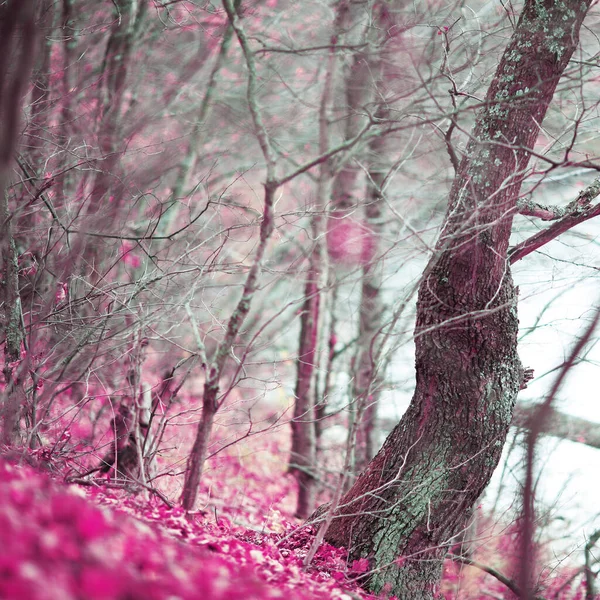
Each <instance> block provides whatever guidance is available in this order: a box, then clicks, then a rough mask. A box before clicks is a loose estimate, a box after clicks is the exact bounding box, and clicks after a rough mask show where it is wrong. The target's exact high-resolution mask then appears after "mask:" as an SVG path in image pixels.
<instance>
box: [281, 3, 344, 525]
mask: <svg viewBox="0 0 600 600" xmlns="http://www.w3.org/2000/svg"><path fill="white" fill-rule="evenodd" d="M348 13H349V8H348V3H347V2H346V1H345V0H343V1H341V2H339V3H338V5H337V11H336V16H335V22H334V30H333V34H332V36H331V49H330V51H329V55H328V62H327V68H326V73H325V83H324V87H323V92H322V94H321V103H320V108H319V153H320V154H324V153H325V152H327V150H328V148H329V143H330V127H331V123H330V112H331V103H332V98H333V91H334V83H335V72H336V68H337V53H336V46H337V44H338V43H339V42H340V37H341V36H342V35H343V32H344V28H345V26H346V23H347V17H348ZM332 184H333V173H332V164H331V161H330V160H326V161H324V162H323V163H321V165H320V169H319V176H318V183H317V192H316V198H315V200H314V201H313V204H312V207H311V211H312V214H311V225H310V227H311V239H310V241H311V242H312V248H311V249H310V254H309V264H308V269H307V273H306V280H305V283H304V303H303V305H302V312H301V316H300V341H299V344H298V359H297V367H296V389H295V394H294V395H295V402H294V416H293V418H292V422H291V426H292V447H291V450H290V460H289V472H290V473H292V474H293V475H294V476H295V478H296V480H297V481H298V500H297V505H296V516H297V517H298V518H301V519H302V518H306V517H308V516H309V515H310V514H311V512H312V511H313V510H314V504H315V499H316V492H317V479H316V474H315V468H316V459H317V433H318V432H319V428H318V427H317V424H316V419H317V412H318V411H321V412H322V410H323V403H322V399H319V400H318V399H317V397H316V394H317V388H318V385H317V380H318V371H319V366H320V365H321V364H322V363H323V361H322V360H321V349H322V346H321V343H322V342H323V340H324V336H323V331H322V325H323V311H322V308H323V306H322V305H323V300H324V298H322V296H323V294H324V293H325V292H326V288H327V282H328V277H327V269H328V264H327V252H326V248H325V232H326V229H325V228H326V226H327V211H328V205H329V199H330V198H331V194H332Z"/></svg>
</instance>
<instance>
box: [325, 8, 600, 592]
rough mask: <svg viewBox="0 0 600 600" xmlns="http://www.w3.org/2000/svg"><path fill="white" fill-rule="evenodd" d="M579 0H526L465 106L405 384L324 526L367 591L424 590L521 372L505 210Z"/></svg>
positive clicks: (492, 450) (474, 493)
mask: <svg viewBox="0 0 600 600" xmlns="http://www.w3.org/2000/svg"><path fill="white" fill-rule="evenodd" d="M589 4H590V2H589V1H586V2H579V1H577V2H575V1H569V2H549V1H548V2H540V1H539V0H527V1H526V2H525V6H524V8H523V13H522V15H521V17H520V19H519V23H518V25H517V27H516V29H515V30H514V33H513V36H512V38H511V40H510V42H509V44H508V47H507V48H506V50H505V52H504V55H503V57H502V60H501V62H500V65H499V67H498V69H497V71H496V75H495V78H494V80H493V81H492V84H491V86H490V89H489V90H488V94H487V97H486V104H485V106H484V108H483V109H482V110H481V111H480V113H479V114H478V117H477V121H476V125H475V129H474V132H473V135H472V137H471V141H470V143H469V145H468V148H467V153H466V155H465V157H464V159H463V161H462V163H461V165H460V168H459V171H458V174H457V177H456V179H455V181H454V184H453V186H452V189H451V192H450V198H449V206H448V212H447V214H446V217H445V220H444V225H443V229H442V233H441V236H440V240H439V242H438V244H437V246H436V251H435V253H434V255H433V256H432V258H431V259H430V262H429V264H428V266H427V268H426V270H425V273H424V275H423V278H422V282H421V286H420V290H419V299H418V304H417V325H416V330H415V343H416V389H415V394H414V396H413V399H412V401H411V404H410V406H409V408H408V410H407V412H406V414H405V415H404V417H403V418H402V420H401V421H400V423H399V424H398V425H397V426H396V428H395V429H394V430H393V431H392V433H391V434H390V436H389V437H388V439H387V440H386V442H385V444H384V446H383V448H382V449H381V451H380V452H379V453H378V454H377V456H376V457H375V458H374V459H373V461H372V462H371V463H370V464H369V467H368V468H367V470H366V471H365V472H364V473H363V474H362V475H361V476H360V477H359V478H358V479H357V480H356V482H355V484H354V486H353V487H352V488H351V489H350V490H349V491H348V493H347V494H346V495H345V496H344V497H343V498H342V500H341V503H340V506H341V508H340V509H339V510H338V517H339V518H337V519H334V521H333V522H332V523H331V526H330V528H329V531H328V533H327V535H326V540H327V541H329V542H330V543H333V544H335V545H345V546H348V548H349V553H350V558H351V559H356V558H358V557H364V558H367V559H369V561H370V565H371V568H372V569H374V570H373V572H372V574H371V577H370V581H369V585H370V587H371V589H372V590H373V591H375V592H379V591H382V590H385V591H386V593H394V594H396V595H398V596H399V597H401V598H411V600H415V599H423V600H430V599H432V598H434V597H435V596H436V594H437V591H438V587H439V581H440V577H441V572H442V562H443V558H444V555H445V553H446V549H447V547H448V546H449V544H451V543H452V541H453V540H454V539H455V536H457V535H458V534H459V533H460V532H461V529H463V527H465V525H466V519H467V516H468V514H469V511H470V509H471V507H472V505H473V503H474V502H475V500H476V499H477V498H478V496H479V495H480V494H481V492H482V491H483V490H484V489H485V487H486V486H487V484H488V482H489V480H490V478H491V476H492V473H493V472H494V469H495V467H496V465H497V464H498V461H499V459H500V455H501V452H502V448H503V446H504V442H505V439H506V434H507V432H508V428H509V425H510V421H511V418H512V412H513V408H514V404H515V401H516V397H517V393H518V391H519V388H520V383H521V377H522V375H521V364H520V361H519V358H518V355H517V330H518V320H517V312H516V293H515V289H514V286H513V283H512V277H511V274H510V267H509V264H508V261H507V247H508V241H509V236H510V231H511V225H512V218H513V215H514V212H515V208H516V202H517V197H518V194H519V190H520V184H521V181H522V179H523V177H524V174H525V169H526V167H527V164H528V162H529V158H530V152H529V149H530V148H533V147H534V144H535V141H536V138H537V135H538V129H539V124H540V123H541V122H542V120H543V118H544V115H545V113H546V110H547V107H548V104H549V103H550V101H551V99H552V96H553V94H554V90H555V88H556V85H557V83H558V81H559V79H560V76H561V75H562V73H563V71H564V69H565V68H566V66H567V63H568V61H569V59H570V57H571V55H572V53H573V51H574V49H575V47H576V45H577V43H578V37H579V29H580V27H581V23H582V21H583V18H584V16H585V14H586V12H587V10H588V8H589Z"/></svg>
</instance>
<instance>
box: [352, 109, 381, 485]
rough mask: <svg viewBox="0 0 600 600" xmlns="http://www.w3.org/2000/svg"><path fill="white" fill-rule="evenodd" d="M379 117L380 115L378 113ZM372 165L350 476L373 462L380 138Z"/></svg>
mask: <svg viewBox="0 0 600 600" xmlns="http://www.w3.org/2000/svg"><path fill="white" fill-rule="evenodd" d="M380 114H382V113H380ZM369 150H370V153H371V156H372V159H371V160H372V165H371V168H370V169H369V182H368V183H367V195H366V199H365V225H366V228H367V234H366V237H365V242H363V255H364V261H365V262H364V264H363V272H362V280H361V296H360V308H359V311H360V316H359V329H358V343H357V354H356V356H355V358H354V379H353V386H352V400H353V402H354V403H355V405H356V415H357V424H356V442H355V444H354V447H355V450H354V469H353V470H354V473H355V474H359V473H361V472H362V471H363V470H364V469H365V468H366V466H367V464H368V463H369V461H370V460H371V459H372V458H373V454H374V446H375V443H374V439H373V438H374V430H375V419H376V416H377V404H378V402H379V394H380V390H381V384H382V381H381V378H382V373H381V372H380V365H379V361H378V358H379V354H380V353H379V346H380V344H379V342H378V340H379V339H380V335H381V329H382V327H383V320H384V319H383V317H384V313H385V305H384V302H383V294H382V291H381V286H382V265H381V247H382V236H383V234H384V230H385V227H384V214H385V211H384V209H385V205H384V201H383V197H382V188H383V185H384V181H385V171H384V167H383V165H382V162H383V161H382V155H383V152H384V150H385V141H384V138H382V137H379V138H375V139H374V140H372V142H371V144H370V145H369Z"/></svg>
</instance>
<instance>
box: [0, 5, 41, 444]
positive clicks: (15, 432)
mask: <svg viewBox="0 0 600 600" xmlns="http://www.w3.org/2000/svg"><path fill="white" fill-rule="evenodd" d="M34 13H35V5H34V2H32V1H31V0H25V1H23V2H20V3H19V2H8V3H7V4H6V3H5V4H4V6H1V7H0V39H1V41H0V53H1V58H0V131H1V133H0V274H1V277H2V284H1V288H0V305H1V307H2V315H1V316H0V327H1V329H0V331H2V334H3V335H2V337H3V338H4V339H5V346H4V369H3V373H4V381H5V383H6V388H5V389H4V393H3V394H2V403H1V405H0V417H1V418H2V419H1V420H2V431H1V438H2V441H3V442H4V443H5V444H12V443H15V442H16V441H17V440H18V437H19V428H20V426H19V421H20V418H21V413H22V409H23V393H22V387H21V384H22V379H23V371H24V369H23V365H20V362H21V353H22V350H23V348H22V343H23V337H24V336H23V328H22V314H21V298H20V295H19V281H18V279H19V277H18V257H17V250H16V246H15V240H14V236H13V215H12V214H11V211H10V208H9V195H10V187H9V183H10V179H11V167H12V164H13V160H14V153H15V151H16V148H17V142H18V139H19V134H18V132H19V123H20V113H21V109H22V102H23V95H24V93H25V90H26V89H27V81H28V77H29V71H30V69H31V66H32V63H33V57H34V46H35V39H36V29H35V19H34Z"/></svg>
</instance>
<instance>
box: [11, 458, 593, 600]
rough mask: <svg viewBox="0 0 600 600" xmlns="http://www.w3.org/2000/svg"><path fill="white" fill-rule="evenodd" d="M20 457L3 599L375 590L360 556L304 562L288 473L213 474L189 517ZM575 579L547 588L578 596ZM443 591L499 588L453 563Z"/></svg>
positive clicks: (209, 597)
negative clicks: (366, 585) (365, 586)
mask: <svg viewBox="0 0 600 600" xmlns="http://www.w3.org/2000/svg"><path fill="white" fill-rule="evenodd" d="M23 456H26V457H27V460H23ZM17 458H18V457H17V456H16V454H15V453H14V452H13V453H12V457H10V455H7V453H6V452H4V453H3V456H0V599H1V600H188V599H190V600H192V599H194V600H263V599H264V600H267V599H269V600H270V599H278V598H281V599H285V600H308V599H315V600H319V599H323V600H325V599H332V600H367V599H374V598H376V596H372V595H369V594H367V593H366V592H365V591H363V590H361V588H360V583H361V578H363V581H364V577H365V576H366V573H365V571H366V570H367V565H368V563H367V561H354V562H352V563H349V562H348V561H347V560H346V552H345V550H344V549H338V548H334V547H332V546H329V545H327V544H323V545H321V547H320V548H319V550H318V551H317V553H316V555H315V557H314V559H313V560H312V562H311V564H310V566H309V567H308V568H306V567H305V566H304V562H305V557H306V555H307V553H308V552H309V549H310V546H311V544H312V542H313V540H314V534H315V532H314V530H313V528H312V527H307V526H304V525H303V524H302V523H301V522H299V521H298V520H296V519H294V518H293V517H291V513H289V512H288V514H286V512H287V511H288V508H289V499H290V497H291V496H290V494H291V493H292V491H293V490H291V488H292V487H293V482H292V481H291V480H290V479H289V478H286V477H281V476H279V477H278V478H276V477H274V475H273V473H271V472H270V470H269V469H266V470H264V473H263V474H264V478H263V479H261V477H260V473H257V470H256V469H254V470H252V469H250V471H248V472H244V471H243V469H242V470H240V469H239V468H238V469H237V470H236V473H235V477H231V476H228V475H227V473H225V474H223V473H221V475H222V477H215V478H214V479H213V480H212V482H211V483H210V486H208V487H206V486H205V488H204V492H203V499H204V504H203V507H204V508H203V510H199V511H198V512H197V513H196V514H195V515H193V516H192V517H191V518H186V516H185V515H184V513H183V511H182V509H181V508H179V507H178V506H174V505H172V504H171V503H170V502H169V501H168V500H167V499H166V498H165V497H161V494H155V493H154V494H153V493H148V492H146V491H144V490H142V492H138V493H137V494H132V493H131V491H127V490H125V489H123V488H119V487H118V486H117V482H115V481H114V480H113V481H111V480H107V479H105V478H103V479H96V480H91V481H90V482H88V484H87V485H80V484H75V483H67V482H66V481H65V473H64V472H60V471H59V470H58V469H57V467H56V465H55V464H53V462H52V460H51V458H49V457H48V456H42V457H40V453H39V452H38V453H34V454H32V453H30V452H29V453H27V454H25V455H22V456H21V457H20V458H21V459H20V460H17ZM261 464H263V462H262V461H255V462H254V463H253V465H254V466H257V465H259V466H260V465H261ZM259 471H260V469H259ZM230 475H231V473H230ZM208 479H209V481H210V477H209V478H208ZM236 482H237V483H236ZM247 482H252V485H251V486H250V487H247V486H246V485H245V484H246V483H247ZM89 483H92V485H89ZM219 483H220V485H219V488H218V494H217V493H216V492H215V491H214V490H215V489H216V486H217V485H218V484H219ZM211 486H212V488H213V492H212V496H211V489H210V488H211ZM242 491H243V494H240V493H241V492H242ZM242 496H243V500H241V498H242ZM274 498H275V499H277V498H279V500H280V502H279V504H280V505H281V506H283V510H280V509H279V508H278V507H277V506H276V505H275V503H274V500H273V499H274ZM286 507H288V508H286ZM561 581H562V582H563V583H564V581H565V578H564V577H563V578H562V579H561ZM559 583H560V582H559ZM551 587H552V588H553V589H554V590H555V591H557V590H558V589H559V588H558V587H557V584H556V583H553V584H552V586H551ZM577 588H578V589H576V590H573V588H572V586H563V588H562V592H560V593H555V594H554V595H548V596H547V597H548V598H551V597H554V598H557V599H558V598H564V599H567V598H568V599H569V600H571V599H577V598H583V597H584V595H583V586H581V585H578V586H577ZM549 589H550V588H549ZM444 591H445V593H444V595H445V597H446V598H447V599H450V598H452V599H453V600H454V599H458V598H461V599H462V600H466V599H471V598H490V597H496V598H506V597H508V596H507V595H506V594H507V592H508V590H507V588H506V587H505V586H504V585H503V584H502V583H500V582H499V581H498V580H496V579H494V578H493V577H491V576H490V575H489V574H484V573H483V572H481V571H480V570H477V569H473V568H465V567H464V566H457V565H456V563H452V562H450V561H448V563H447V567H446V569H445V581H444ZM508 593H509V592H508ZM511 597H512V596H511ZM377 598H388V594H381V595H380V596H377ZM390 598H393V597H390Z"/></svg>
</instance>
